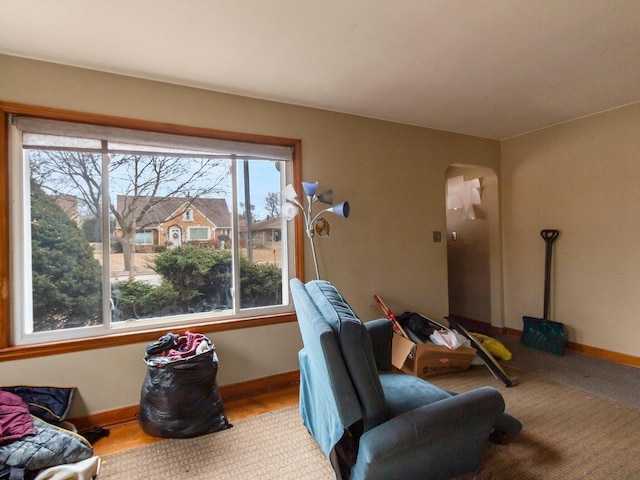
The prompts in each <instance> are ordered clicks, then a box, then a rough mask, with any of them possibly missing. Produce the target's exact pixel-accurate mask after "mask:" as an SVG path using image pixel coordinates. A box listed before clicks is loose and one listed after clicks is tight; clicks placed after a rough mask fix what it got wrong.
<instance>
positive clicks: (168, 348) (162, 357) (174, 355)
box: [145, 332, 213, 367]
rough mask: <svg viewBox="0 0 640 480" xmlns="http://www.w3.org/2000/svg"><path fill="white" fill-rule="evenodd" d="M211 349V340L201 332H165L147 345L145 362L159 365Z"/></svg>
mask: <svg viewBox="0 0 640 480" xmlns="http://www.w3.org/2000/svg"><path fill="white" fill-rule="evenodd" d="M211 349H213V344H212V343H211V340H209V339H208V338H207V337H205V336H204V335H203V334H201V333H192V332H185V334H184V335H182V336H180V335H178V334H176V333H167V334H166V335H163V336H162V337H160V338H159V339H158V341H157V342H153V343H151V344H149V345H147V348H146V355H145V362H147V365H153V366H157V367H161V366H162V365H165V364H167V363H170V362H175V361H176V360H182V359H185V358H188V357H192V356H194V355H199V354H201V353H204V352H208V351H209V350H211Z"/></svg>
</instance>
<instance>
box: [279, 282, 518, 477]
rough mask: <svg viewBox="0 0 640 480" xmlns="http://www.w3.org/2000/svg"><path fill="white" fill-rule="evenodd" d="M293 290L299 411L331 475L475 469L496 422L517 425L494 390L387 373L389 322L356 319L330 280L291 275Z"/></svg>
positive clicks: (445, 472) (452, 473)
mask: <svg viewBox="0 0 640 480" xmlns="http://www.w3.org/2000/svg"><path fill="white" fill-rule="evenodd" d="M291 293H292V296H293V300H294V304H295V308H296V313H297V316H298V324H299V327H300V332H301V334H302V339H303V344H304V348H303V349H302V350H301V351H300V353H299V360H300V414H301V416H302V419H303V422H304V425H305V426H306V427H307V429H308V430H309V432H310V433H311V435H312V436H313V437H314V439H315V440H316V441H317V442H318V444H319V445H320V448H321V449H322V451H323V452H324V454H325V455H326V456H327V458H328V459H329V460H330V462H331V465H332V467H333V469H334V471H335V472H336V478H337V479H338V480H341V479H342V480H346V479H352V480H365V479H366V480H391V479H399V480H400V479H409V478H410V479H412V480H421V479H423V480H427V479H428V480H439V479H449V478H453V477H456V476H460V475H464V474H466V473H470V472H477V471H478V469H479V461H480V456H481V454H482V452H483V450H484V448H485V446H486V444H487V441H488V438H489V436H490V434H491V433H492V431H493V430H494V429H495V428H496V425H501V428H506V429H507V430H510V433H517V432H518V431H519V430H520V428H521V425H520V423H519V422H518V421H517V420H515V419H513V418H511V417H509V416H508V415H506V414H503V412H504V407H505V404H504V400H503V398H502V395H501V394H500V393H499V392H498V391H497V390H495V389H494V388H491V387H482V388H478V389H476V390H472V391H470V392H465V393H460V394H457V395H456V394H452V393H449V392H446V391H444V390H442V389H440V388H438V387H436V386H434V385H432V384H430V383H429V382H426V381H424V380H421V379H419V378H417V377H414V376H411V375H405V374H402V373H392V367H391V341H392V335H393V330H392V326H391V323H390V322H389V321H388V320H386V319H379V320H373V321H370V322H367V323H363V322H361V321H360V320H359V319H358V317H357V316H356V315H355V313H354V312H353V311H352V310H351V308H350V307H349V305H348V304H347V303H346V302H345V301H344V299H343V298H342V296H341V295H340V293H339V292H338V291H337V290H336V288H335V287H333V286H332V285H331V284H330V283H329V282H326V281H320V280H317V281H311V282H309V283H307V284H303V283H302V282H301V281H300V280H298V279H293V280H292V281H291ZM505 426H506V427H505Z"/></svg>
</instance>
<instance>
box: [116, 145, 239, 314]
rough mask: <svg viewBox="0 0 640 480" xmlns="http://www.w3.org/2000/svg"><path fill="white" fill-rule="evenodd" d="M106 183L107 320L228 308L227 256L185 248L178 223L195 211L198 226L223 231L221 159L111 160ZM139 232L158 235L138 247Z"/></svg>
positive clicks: (224, 166) (226, 169) (226, 175)
mask: <svg viewBox="0 0 640 480" xmlns="http://www.w3.org/2000/svg"><path fill="white" fill-rule="evenodd" d="M109 185H110V200H111V213H112V215H113V217H114V232H113V242H112V247H113V248H112V254H111V256H112V270H111V278H112V297H113V303H114V311H113V315H112V321H114V322H121V321H125V320H130V319H145V318H158V317H166V316H176V315H185V314H191V313H200V312H211V311H215V310H225V309H229V308H231V307H232V302H231V294H230V292H231V280H232V278H231V255H230V252H224V251H220V250H218V249H216V248H215V245H211V247H213V248H207V249H203V248H199V246H195V245H190V244H189V243H188V242H189V240H190V238H189V232H190V230H189V226H188V223H185V222H187V220H186V219H189V220H193V215H194V214H195V212H198V214H199V215H200V216H201V218H199V219H198V220H199V221H206V222H210V223H211V224H213V225H220V226H222V227H227V228H228V227H229V226H230V224H231V216H230V215H231V214H230V212H229V208H228V202H227V198H228V196H229V193H230V191H231V188H230V164H229V161H227V160H213V159H207V158H185V157H169V156H157V155H154V156H147V155H113V156H112V157H111V161H110V165H109ZM186 212H189V213H190V214H189V215H188V216H187V215H186V214H185V213H186ZM139 229H142V230H149V231H151V230H157V231H158V232H159V233H158V235H157V236H155V237H151V238H150V239H149V240H151V241H150V242H146V244H145V245H141V244H140V243H139V242H137V241H136V240H135V237H136V235H135V233H134V232H136V230H139ZM205 233H206V232H205Z"/></svg>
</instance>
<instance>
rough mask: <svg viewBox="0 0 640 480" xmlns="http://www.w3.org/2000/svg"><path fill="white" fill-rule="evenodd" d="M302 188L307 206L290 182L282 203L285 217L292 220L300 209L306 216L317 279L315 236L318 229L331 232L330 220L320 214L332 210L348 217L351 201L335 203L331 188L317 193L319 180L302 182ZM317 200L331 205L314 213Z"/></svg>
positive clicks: (318, 276) (320, 233)
mask: <svg viewBox="0 0 640 480" xmlns="http://www.w3.org/2000/svg"><path fill="white" fill-rule="evenodd" d="M302 189H303V190H304V193H305V196H306V197H307V201H306V204H307V205H306V208H305V206H304V205H303V203H304V201H301V200H300V199H299V198H298V194H297V193H296V190H295V188H294V187H293V185H291V184H289V185H287V186H286V187H285V188H284V190H282V197H283V198H284V203H283V205H282V216H283V217H284V218H285V220H291V219H293V218H294V217H295V216H296V215H297V214H298V213H299V212H300V211H302V215H303V216H304V224H305V231H306V234H307V237H309V242H310V243H311V252H312V254H313V264H314V266H315V268H316V279H318V280H320V273H319V271H318V258H317V256H316V246H315V243H314V237H315V233H316V231H317V232H318V234H319V235H323V234H325V235H326V234H328V233H329V228H330V227H329V222H327V221H326V220H324V219H323V218H320V215H322V214H323V213H327V212H331V213H335V214H336V215H339V216H341V217H343V218H347V217H348V216H349V202H342V203H338V204H337V205H333V192H332V191H331V190H327V191H326V192H323V193H321V194H319V195H316V191H317V190H318V182H302ZM316 202H322V203H325V204H329V205H331V206H330V207H328V208H325V209H324V210H321V211H319V212H318V213H316V214H315V215H313V204H314V203H316Z"/></svg>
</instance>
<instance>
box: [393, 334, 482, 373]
mask: <svg viewBox="0 0 640 480" xmlns="http://www.w3.org/2000/svg"><path fill="white" fill-rule="evenodd" d="M475 356H476V351H475V349H473V348H470V347H460V348H456V349H455V350H451V349H449V348H447V347H444V346H441V345H436V344H434V343H418V344H416V343H414V342H412V341H411V340H409V339H408V338H405V337H403V336H402V335H399V334H397V333H394V335H393V348H392V351H391V363H392V364H393V366H394V367H396V368H397V369H399V370H402V371H403V372H405V373H408V374H410V375H415V376H417V377H420V378H426V377H431V376H433V375H442V374H444V373H454V372H463V371H465V370H467V369H468V368H469V366H471V362H472V361H473V359H474V357H475Z"/></svg>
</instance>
